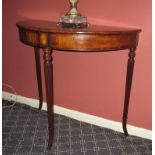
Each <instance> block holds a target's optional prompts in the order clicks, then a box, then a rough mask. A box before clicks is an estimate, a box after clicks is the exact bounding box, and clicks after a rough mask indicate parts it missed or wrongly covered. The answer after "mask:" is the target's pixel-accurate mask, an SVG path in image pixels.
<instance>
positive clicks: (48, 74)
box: [43, 49, 54, 149]
mask: <svg viewBox="0 0 155 155" xmlns="http://www.w3.org/2000/svg"><path fill="white" fill-rule="evenodd" d="M43 53H44V56H43V58H44V74H45V86H46V101H47V113H48V129H49V140H48V147H47V149H50V148H51V146H52V142H53V136H54V127H53V126H54V125H53V123H54V122H53V120H54V114H53V101H54V99H53V65H52V56H51V54H52V52H51V50H50V49H43Z"/></svg>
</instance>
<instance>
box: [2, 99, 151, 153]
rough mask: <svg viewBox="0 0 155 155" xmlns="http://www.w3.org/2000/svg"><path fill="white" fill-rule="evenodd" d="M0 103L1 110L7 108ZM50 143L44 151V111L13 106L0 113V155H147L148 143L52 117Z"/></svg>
mask: <svg viewBox="0 0 155 155" xmlns="http://www.w3.org/2000/svg"><path fill="white" fill-rule="evenodd" d="M9 104H10V103H9V102H7V101H3V106H6V105H9ZM54 116H55V117H54V129H55V134H54V142H53V146H52V149H51V150H49V151H47V150H46V147H47V139H48V126H47V124H48V123H47V114H46V111H38V110H37V109H35V108H31V107H29V106H27V105H24V104H20V103H16V104H15V106H13V107H12V108H4V109H3V110H2V152H3V155H151V154H152V141H151V140H147V139H143V138H139V137H135V136H128V137H126V136H124V134H123V133H119V132H116V131H113V130H110V129H106V128H101V127H97V126H94V125H91V124H87V123H83V122H80V121H77V120H74V119H71V118H68V117H65V116H62V115H58V114H55V115H54Z"/></svg>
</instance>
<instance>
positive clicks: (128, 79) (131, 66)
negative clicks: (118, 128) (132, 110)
mask: <svg viewBox="0 0 155 155" xmlns="http://www.w3.org/2000/svg"><path fill="white" fill-rule="evenodd" d="M135 50H136V48H131V49H130V52H129V59H128V66H127V76H126V88H125V99H124V111H123V120H122V125H123V130H124V134H125V135H126V136H128V131H127V127H126V125H127V117H128V109H129V100H130V92H131V85H132V76H133V69H134V63H135V60H134V57H135Z"/></svg>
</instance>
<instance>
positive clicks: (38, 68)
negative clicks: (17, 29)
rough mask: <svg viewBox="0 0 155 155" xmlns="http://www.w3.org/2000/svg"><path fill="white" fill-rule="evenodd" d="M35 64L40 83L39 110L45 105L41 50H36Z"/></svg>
mask: <svg viewBox="0 0 155 155" xmlns="http://www.w3.org/2000/svg"><path fill="white" fill-rule="evenodd" d="M34 54H35V62H36V75H37V83H38V94H39V108H38V109H39V110H41V108H42V105H43V94H42V79H41V65H40V51H39V48H36V47H35V48H34Z"/></svg>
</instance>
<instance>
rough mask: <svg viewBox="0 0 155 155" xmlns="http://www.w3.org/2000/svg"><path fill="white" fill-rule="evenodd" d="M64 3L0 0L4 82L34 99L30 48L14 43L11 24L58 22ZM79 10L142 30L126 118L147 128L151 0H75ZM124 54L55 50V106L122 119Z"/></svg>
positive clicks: (90, 16)
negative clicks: (36, 21) (26, 21)
mask: <svg viewBox="0 0 155 155" xmlns="http://www.w3.org/2000/svg"><path fill="white" fill-rule="evenodd" d="M68 6H69V5H68V2H67V0H13V1H10V0H3V57H2V58H3V83H7V84H10V85H12V86H13V87H14V88H15V89H16V90H17V93H18V94H19V95H22V96H26V97H29V98H38V97H37V83H36V77H35V63H34V55H33V48H31V47H29V46H26V45H24V44H22V43H20V42H19V40H18V31H17V28H16V26H15V24H16V22H17V21H19V20H24V19H44V20H45V19H46V20H51V21H52V20H58V18H59V16H61V15H63V14H64V13H65V12H66V11H67V10H68ZM79 10H80V12H81V13H82V14H83V15H86V16H87V17H88V20H89V22H90V23H93V24H101V25H121V26H132V27H139V28H141V29H142V31H143V32H142V33H141V36H140V41H139V46H138V48H137V55H136V64H135V70H134V78H133V87H132V93H131V102H130V103H131V104H130V109H129V120H128V122H129V124H132V125H134V126H138V127H143V128H146V129H151V128H152V119H151V116H152V113H151V112H152V110H151V109H152V101H151V98H152V97H151V84H152V83H151V70H152V69H151V50H152V49H151V47H152V45H151V42H152V41H151V33H152V32H151V18H152V17H151V0H136V1H135V0H126V1H124V0H117V1H114V0H108V1H107V0H98V1H96V0H91V1H90V0H80V3H79ZM127 52H128V51H127V50H124V51H122V52H110V53H67V52H66V53H65V52H58V51H54V53H53V57H54V95H55V104H56V105H59V106H63V107H66V108H69V109H74V110H77V111H81V112H84V113H89V114H92V115H96V116H100V117H103V118H107V119H111V120H115V121H121V118H122V110H123V100H124V88H125V74H126V65H127V55H128V54H127ZM43 84H44V83H43ZM43 87H44V85H43ZM44 100H45V88H44Z"/></svg>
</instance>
